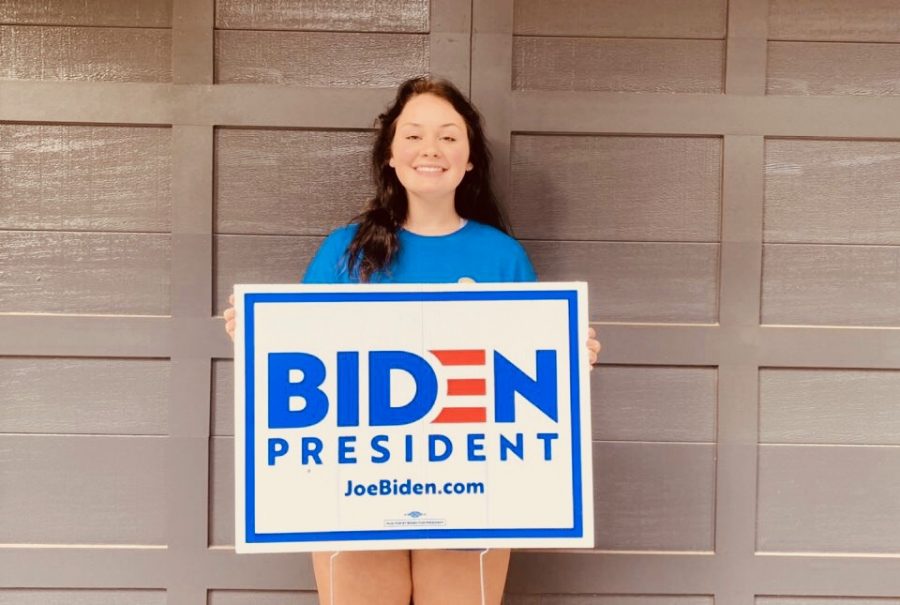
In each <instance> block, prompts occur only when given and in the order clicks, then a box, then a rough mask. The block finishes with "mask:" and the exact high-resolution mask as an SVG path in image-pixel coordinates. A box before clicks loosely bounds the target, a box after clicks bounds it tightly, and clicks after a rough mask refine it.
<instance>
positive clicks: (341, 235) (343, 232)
mask: <svg viewBox="0 0 900 605" xmlns="http://www.w3.org/2000/svg"><path fill="white" fill-rule="evenodd" d="M357 229H359V225H357V224H356V223H353V224H351V225H344V226H343V227H338V228H337V229H335V230H334V231H332V232H331V233H329V234H328V236H327V237H326V238H325V241H323V242H322V247H323V248H325V247H326V246H327V247H328V248H333V249H336V250H339V251H341V252H343V251H344V250H346V249H347V246H349V245H350V242H351V241H353V236H354V235H356V231H357Z"/></svg>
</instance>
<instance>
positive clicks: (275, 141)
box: [215, 129, 374, 235]
mask: <svg viewBox="0 0 900 605" xmlns="http://www.w3.org/2000/svg"><path fill="white" fill-rule="evenodd" d="M372 142H373V135H372V134H371V133H368V132H348V131H340V132H328V131H298V130H245V129H217V130H216V141H215V149H216V169H215V174H216V179H217V181H216V192H217V200H216V215H215V231H216V232H217V233H246V234H251V233H255V234H297V235H327V234H328V233H329V232H330V231H331V230H332V229H334V228H335V227H337V226H340V225H343V224H345V223H346V222H347V221H348V220H349V219H350V218H351V217H353V216H355V215H357V214H359V213H360V212H361V211H362V209H363V207H364V206H365V203H366V201H367V200H368V198H369V197H371V195H372V194H373V193H374V189H373V188H372V185H371V179H370V178H369V161H370V155H371V150H372Z"/></svg>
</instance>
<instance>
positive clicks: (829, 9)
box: [769, 0, 900, 42]
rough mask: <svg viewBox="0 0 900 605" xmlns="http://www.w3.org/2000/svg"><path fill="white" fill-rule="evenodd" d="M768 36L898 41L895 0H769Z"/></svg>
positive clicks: (899, 11)
mask: <svg viewBox="0 0 900 605" xmlns="http://www.w3.org/2000/svg"><path fill="white" fill-rule="evenodd" d="M769 39H771V40H821V41H825V40H833V41H853V42H900V4H898V3H897V1H896V0H858V1H856V2H844V1H843V0H769Z"/></svg>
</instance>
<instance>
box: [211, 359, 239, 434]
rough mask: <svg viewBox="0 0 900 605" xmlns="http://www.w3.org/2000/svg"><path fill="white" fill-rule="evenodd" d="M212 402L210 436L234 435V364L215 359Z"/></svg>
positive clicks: (225, 360)
mask: <svg viewBox="0 0 900 605" xmlns="http://www.w3.org/2000/svg"><path fill="white" fill-rule="evenodd" d="M211 371H212V380H211V382H212V402H211V409H210V430H209V434H210V435H212V436H214V437H230V436H233V435H234V362H233V361H232V360H230V359H213V361H212V366H211Z"/></svg>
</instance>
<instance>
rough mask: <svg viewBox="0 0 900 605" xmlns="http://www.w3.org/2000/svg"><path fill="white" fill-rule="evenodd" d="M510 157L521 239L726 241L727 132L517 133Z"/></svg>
mask: <svg viewBox="0 0 900 605" xmlns="http://www.w3.org/2000/svg"><path fill="white" fill-rule="evenodd" d="M511 158H512V200H513V202H512V203H511V204H510V208H509V210H510V216H511V218H512V220H513V223H514V225H515V227H516V235H517V236H518V237H522V238H526V239H565V240H573V239H579V240H580V239H583V240H612V241H695V242H717V241H719V224H720V222H721V221H720V216H721V197H722V194H721V191H722V139H721V138H713V137H636V136H624V137H623V136H560V135H552V136H548V135H543V136H542V135H524V134H518V135H514V136H513V137H512V149H511Z"/></svg>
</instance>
